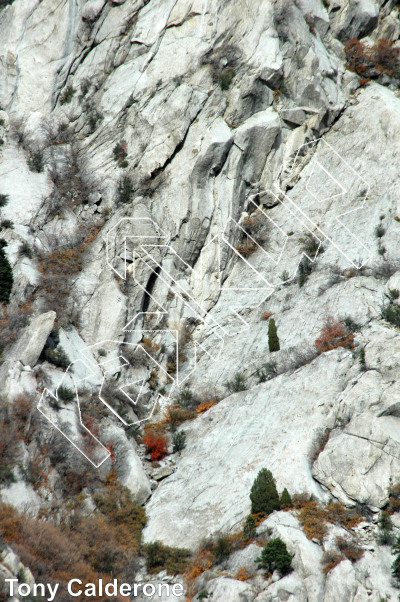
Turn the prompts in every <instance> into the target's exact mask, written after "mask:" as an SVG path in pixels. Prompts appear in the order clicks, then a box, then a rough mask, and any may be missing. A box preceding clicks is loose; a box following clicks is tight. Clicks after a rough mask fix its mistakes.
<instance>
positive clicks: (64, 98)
mask: <svg viewBox="0 0 400 602" xmlns="http://www.w3.org/2000/svg"><path fill="white" fill-rule="evenodd" d="M75 92H76V90H75V88H74V87H73V86H72V85H71V84H69V85H68V86H67V87H66V88H65V89H64V90H63V92H62V94H61V95H60V103H61V104H62V105H65V104H68V103H69V102H71V100H72V99H73V97H74V94H75Z"/></svg>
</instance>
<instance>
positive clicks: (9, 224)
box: [0, 219, 14, 229]
mask: <svg viewBox="0 0 400 602" xmlns="http://www.w3.org/2000/svg"><path fill="white" fill-rule="evenodd" d="M13 226H14V224H13V222H12V221H11V220H10V219H3V220H1V222H0V229H3V228H5V229H7V228H12V227H13Z"/></svg>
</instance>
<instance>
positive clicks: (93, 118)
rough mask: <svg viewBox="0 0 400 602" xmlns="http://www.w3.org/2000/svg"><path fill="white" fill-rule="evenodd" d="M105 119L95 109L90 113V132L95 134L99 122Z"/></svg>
mask: <svg viewBox="0 0 400 602" xmlns="http://www.w3.org/2000/svg"><path fill="white" fill-rule="evenodd" d="M102 120H103V115H102V114H101V113H99V112H98V111H96V110H95V109H94V110H93V111H91V112H90V113H89V115H88V125H89V132H90V133H91V134H93V132H94V131H95V129H96V128H97V126H98V125H99V123H100V122H101V121H102Z"/></svg>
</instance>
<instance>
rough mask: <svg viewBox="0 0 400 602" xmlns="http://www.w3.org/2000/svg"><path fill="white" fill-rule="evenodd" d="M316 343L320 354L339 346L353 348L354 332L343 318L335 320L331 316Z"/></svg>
mask: <svg viewBox="0 0 400 602" xmlns="http://www.w3.org/2000/svg"><path fill="white" fill-rule="evenodd" d="M314 344H315V347H316V348H317V351H318V353H319V354H320V353H324V352H325V351H330V350H331V349H336V348H337V347H347V348H348V349H353V347H354V334H353V332H352V331H351V330H349V329H348V328H347V327H346V326H345V324H344V322H343V320H339V321H335V320H334V319H333V317H332V316H329V317H328V318H327V319H326V321H325V324H324V326H323V328H322V330H321V334H320V336H319V337H318V339H316V340H315V343H314Z"/></svg>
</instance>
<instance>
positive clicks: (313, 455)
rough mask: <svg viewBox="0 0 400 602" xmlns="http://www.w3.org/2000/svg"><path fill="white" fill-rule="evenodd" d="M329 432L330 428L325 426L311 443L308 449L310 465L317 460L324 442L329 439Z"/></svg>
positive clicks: (322, 449)
mask: <svg viewBox="0 0 400 602" xmlns="http://www.w3.org/2000/svg"><path fill="white" fill-rule="evenodd" d="M330 434H331V429H330V428H326V429H324V430H323V431H321V432H319V433H318V435H317V438H316V439H315V441H314V443H313V444H312V446H311V449H310V454H309V459H310V462H311V465H312V464H314V462H316V461H317V459H318V456H319V455H320V454H321V453H322V452H323V451H324V449H325V447H326V444H327V443H328V441H329V437H330Z"/></svg>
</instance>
